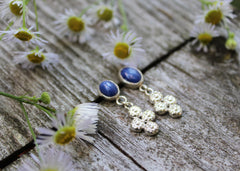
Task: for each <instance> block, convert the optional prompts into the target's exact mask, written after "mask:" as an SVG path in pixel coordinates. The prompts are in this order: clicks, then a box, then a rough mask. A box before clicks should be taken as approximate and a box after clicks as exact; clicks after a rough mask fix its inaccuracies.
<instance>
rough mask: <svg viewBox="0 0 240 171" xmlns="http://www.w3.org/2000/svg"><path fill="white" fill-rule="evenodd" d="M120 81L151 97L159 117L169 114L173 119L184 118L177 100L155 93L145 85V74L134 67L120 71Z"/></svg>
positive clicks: (170, 96)
mask: <svg viewBox="0 0 240 171" xmlns="http://www.w3.org/2000/svg"><path fill="white" fill-rule="evenodd" d="M119 78H120V80H121V81H122V82H123V83H124V84H126V86H128V87H131V88H139V90H140V91H141V92H144V93H145V94H146V95H147V96H149V98H150V101H151V103H152V104H154V109H155V112H156V113H157V114H159V115H163V114H165V113H169V115H170V116H171V117H173V118H178V117H181V116H182V108H181V107H180V106H179V105H178V104H177V100H176V98H175V97H174V96H172V95H166V96H165V97H164V96H163V95H162V93H161V92H159V91H154V90H153V89H152V88H150V87H148V86H147V85H145V84H143V74H142V72H141V71H140V70H138V69H137V68H134V67H124V68H122V69H120V70H119Z"/></svg>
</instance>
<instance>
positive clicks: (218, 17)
mask: <svg viewBox="0 0 240 171" xmlns="http://www.w3.org/2000/svg"><path fill="white" fill-rule="evenodd" d="M231 2H232V0H218V1H216V0H215V1H212V3H213V5H210V6H209V7H208V9H207V10H205V11H204V12H203V14H201V15H199V16H198V17H197V19H196V20H195V23H204V22H206V23H209V24H213V25H219V24H224V23H225V22H227V23H229V22H230V20H229V19H233V18H235V15H234V14H233V9H232V6H231Z"/></svg>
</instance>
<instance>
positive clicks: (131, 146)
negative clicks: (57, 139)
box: [1, 0, 239, 170]
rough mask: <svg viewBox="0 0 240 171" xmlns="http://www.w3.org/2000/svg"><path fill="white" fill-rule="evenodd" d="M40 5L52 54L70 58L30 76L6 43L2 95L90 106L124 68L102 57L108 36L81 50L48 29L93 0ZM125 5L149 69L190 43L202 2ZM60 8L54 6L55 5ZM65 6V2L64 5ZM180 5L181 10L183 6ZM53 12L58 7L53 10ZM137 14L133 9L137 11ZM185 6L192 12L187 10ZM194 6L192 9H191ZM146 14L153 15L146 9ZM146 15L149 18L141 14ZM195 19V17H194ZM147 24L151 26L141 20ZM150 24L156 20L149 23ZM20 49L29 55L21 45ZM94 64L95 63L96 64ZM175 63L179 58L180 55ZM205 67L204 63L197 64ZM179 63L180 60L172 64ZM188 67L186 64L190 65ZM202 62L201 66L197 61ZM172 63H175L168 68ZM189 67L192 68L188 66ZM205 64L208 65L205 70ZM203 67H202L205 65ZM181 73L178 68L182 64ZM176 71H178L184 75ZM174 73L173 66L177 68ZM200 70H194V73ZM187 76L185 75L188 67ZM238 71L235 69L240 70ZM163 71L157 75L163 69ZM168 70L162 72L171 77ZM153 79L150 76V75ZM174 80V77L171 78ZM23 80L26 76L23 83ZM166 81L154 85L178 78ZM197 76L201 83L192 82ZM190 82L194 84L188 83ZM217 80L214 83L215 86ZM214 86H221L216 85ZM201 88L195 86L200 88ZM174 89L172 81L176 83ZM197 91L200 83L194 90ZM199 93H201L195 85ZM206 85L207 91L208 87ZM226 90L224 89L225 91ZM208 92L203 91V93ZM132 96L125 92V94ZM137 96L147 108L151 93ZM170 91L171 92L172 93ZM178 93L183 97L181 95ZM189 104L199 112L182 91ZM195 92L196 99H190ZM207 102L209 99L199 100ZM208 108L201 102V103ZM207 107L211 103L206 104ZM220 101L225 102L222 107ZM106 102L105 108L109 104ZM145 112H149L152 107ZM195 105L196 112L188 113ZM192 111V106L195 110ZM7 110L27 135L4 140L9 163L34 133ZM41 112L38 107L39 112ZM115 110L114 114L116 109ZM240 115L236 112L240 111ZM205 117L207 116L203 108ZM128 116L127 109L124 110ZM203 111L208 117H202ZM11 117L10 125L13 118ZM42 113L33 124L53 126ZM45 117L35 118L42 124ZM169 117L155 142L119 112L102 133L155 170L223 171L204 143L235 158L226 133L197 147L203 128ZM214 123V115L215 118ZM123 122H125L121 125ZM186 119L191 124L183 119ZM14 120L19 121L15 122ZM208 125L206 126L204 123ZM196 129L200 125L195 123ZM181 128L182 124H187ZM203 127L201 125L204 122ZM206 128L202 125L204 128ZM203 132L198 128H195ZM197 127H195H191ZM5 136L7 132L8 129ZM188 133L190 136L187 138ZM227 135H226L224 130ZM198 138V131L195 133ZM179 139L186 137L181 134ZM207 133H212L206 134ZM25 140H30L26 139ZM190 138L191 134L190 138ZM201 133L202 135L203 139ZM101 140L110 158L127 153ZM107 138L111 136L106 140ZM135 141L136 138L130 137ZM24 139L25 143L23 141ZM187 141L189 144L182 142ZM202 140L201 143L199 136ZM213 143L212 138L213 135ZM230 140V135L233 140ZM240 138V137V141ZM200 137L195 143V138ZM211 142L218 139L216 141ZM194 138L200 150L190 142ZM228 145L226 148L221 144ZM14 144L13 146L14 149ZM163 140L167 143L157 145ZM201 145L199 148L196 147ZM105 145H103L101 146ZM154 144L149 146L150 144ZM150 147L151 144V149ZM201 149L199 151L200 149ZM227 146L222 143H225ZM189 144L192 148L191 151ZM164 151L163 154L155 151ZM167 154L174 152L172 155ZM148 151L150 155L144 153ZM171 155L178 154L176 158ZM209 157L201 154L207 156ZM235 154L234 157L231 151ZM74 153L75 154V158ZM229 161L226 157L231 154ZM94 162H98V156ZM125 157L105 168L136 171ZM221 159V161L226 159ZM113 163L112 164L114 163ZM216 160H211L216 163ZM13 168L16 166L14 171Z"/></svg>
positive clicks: (104, 119)
mask: <svg viewBox="0 0 240 171" xmlns="http://www.w3.org/2000/svg"><path fill="white" fill-rule="evenodd" d="M38 3H39V5H40V13H39V16H40V26H42V32H44V37H45V38H47V39H48V40H49V41H50V43H51V45H49V49H51V51H55V52H58V53H61V54H62V57H63V60H62V62H61V64H60V65H58V67H55V68H54V70H53V71H44V72H43V70H42V69H40V68H37V69H35V70H33V72H27V71H24V70H21V69H20V67H17V68H16V67H15V66H14V65H13V64H11V61H12V57H13V56H12V54H10V53H9V52H11V51H12V50H15V49H16V47H15V46H14V45H11V44H9V45H8V46H6V45H5V44H3V43H1V52H2V53H1V54H2V59H3V60H2V61H1V73H4V74H3V75H2V74H1V79H2V78H4V79H2V80H4V82H3V83H2V84H1V85H2V86H3V90H5V91H8V92H10V93H13V94H24V93H25V92H30V93H33V92H34V94H39V93H40V92H42V91H50V92H52V94H54V95H55V97H54V105H56V107H57V108H59V109H60V108H65V110H67V109H69V108H70V107H69V106H73V105H75V104H76V102H79V101H80V102H85V101H89V100H90V101H91V100H93V99H95V98H96V96H97V93H96V87H97V85H98V83H99V82H100V81H101V80H103V79H113V80H115V81H117V78H116V74H117V69H116V66H115V65H111V64H107V63H105V62H104V61H103V60H102V57H101V55H100V53H101V52H103V51H104V50H105V49H107V47H105V45H104V43H103V42H102V39H103V38H104V34H102V33H97V34H96V38H95V39H94V41H92V42H90V43H88V44H86V45H81V46H80V45H78V44H74V43H69V42H68V41H66V40H62V39H60V38H59V37H58V35H57V34H56V33H55V30H54V29H53V28H52V27H51V26H49V25H48V24H47V23H52V21H53V17H54V16H55V13H56V12H62V11H63V9H64V8H66V7H73V6H75V3H79V4H81V5H79V6H84V5H85V4H86V1H80V0H78V1H70V2H69V3H65V1H54V2H51V1H47V2H45V3H43V2H41V1H39V2H38ZM125 3H126V8H127V9H128V11H129V12H128V16H129V18H130V25H131V27H132V28H133V29H134V30H136V31H137V32H138V34H139V35H141V36H142V37H143V38H144V46H145V47H146V49H147V54H148V55H147V57H146V58H145V59H144V60H143V63H142V65H141V68H143V67H145V66H146V65H147V64H149V63H150V62H151V61H153V60H154V59H156V58H157V57H159V56H160V55H162V54H164V53H166V52H167V51H169V49H171V48H173V47H175V46H177V45H178V44H179V43H180V42H183V41H184V39H186V38H188V32H189V30H191V27H190V26H191V25H192V24H191V23H192V20H193V14H194V13H196V12H197V11H198V9H199V8H198V7H199V3H198V2H192V1H190V0H185V1H182V2H179V1H177V0H175V1H167V0H164V1H161V2H160V1H159V2H157V1H151V2H149V3H147V4H146V3H145V2H144V1H126V2H125ZM54 4H55V5H54ZM59 4H61V5H59ZM176 4H177V5H176ZM184 4H189V5H191V8H189V9H188V8H186V6H184ZM53 7H54V8H53ZM130 9H131V10H130ZM183 9H185V10H183ZM186 9H188V10H186ZM146 11H147V12H146ZM142 14H144V15H142ZM189 14H190V15H189ZM142 21H144V22H142ZM146 21H148V22H149V24H148V23H146ZM20 49H22V50H23V48H22V47H20ZM90 59H91V60H90ZM173 59H175V57H173ZM194 62H199V61H194ZM173 64H175V62H174V63H173ZM183 64H184V63H183ZM194 64H195V63H194ZM164 65H167V66H168V65H169V66H171V65H170V64H169V62H168V63H165V64H163V66H164ZM184 65H185V64H184ZM203 66H204V65H203ZM203 66H201V65H200V67H203ZM176 68H177V67H176ZM176 68H175V70H176V71H178V70H177V69H176ZM173 69H174V67H173ZM193 70H194V68H193ZM181 71H183V70H181ZM234 71H235V70H234ZM152 72H153V73H154V74H152V76H156V74H155V72H154V70H153V71H150V72H149V73H152ZM156 72H158V71H156ZM166 72H167V69H165V70H164V71H163V73H166ZM150 75H151V74H150ZM170 76H172V75H170ZM178 76H179V77H176V80H177V79H179V78H181V76H182V73H179V75H178ZM147 77H151V76H148V74H147ZM19 78H20V79H19ZM164 79H165V80H164V82H165V83H166V84H163V85H162V84H160V85H155V84H152V86H153V87H155V88H159V87H162V86H163V87H164V86H167V85H169V84H170V83H171V82H172V81H173V80H171V79H167V78H164ZM193 79H194V78H193ZM153 80H156V81H157V80H158V78H154V79H153ZM186 80H188V79H187V78H186ZM213 82H214V81H213ZM214 83H215V82H214ZM195 84H196V83H195ZM170 85H171V84H170ZM195 86H196V85H195ZM169 88H170V89H172V90H175V87H172V88H171V87H169ZM196 88H199V87H197V86H196ZM205 88H207V87H205ZM223 88H225V87H224V86H223ZM201 91H203V92H204V90H202V89H201ZM124 92H125V90H124ZM134 92H135V91H131V92H125V93H126V94H127V95H128V96H129V97H130V99H134V98H135V97H138V98H140V99H141V101H142V102H138V103H139V104H140V105H141V106H143V107H144V106H145V103H144V96H141V95H135V94H134ZM166 92H167V90H166ZM176 94H178V92H176ZM179 95H181V97H182V96H183V99H181V100H180V102H181V103H182V104H183V105H184V106H185V107H186V106H187V107H186V108H185V110H186V109H187V111H191V112H192V111H194V110H196V109H194V108H193V109H192V108H191V107H189V106H190V105H192V104H191V103H189V104H190V105H189V106H188V105H187V104H185V103H184V100H186V99H184V98H187V97H186V96H184V93H183V90H182V92H181V93H179ZM191 95H192V94H191ZM200 102H202V101H201V100H200ZM1 104H3V105H1V106H7V105H9V106H15V105H14V104H15V103H12V102H11V103H10V104H9V101H5V100H4V101H3V102H2V101H1ZM199 104H201V103H199ZM203 104H204V105H206V103H203ZM219 104H220V103H219ZM105 105H106V106H107V104H105V103H104V106H105ZM108 105H110V107H109V108H112V106H113V104H108ZM148 107H150V106H148ZM148 107H146V108H148ZM188 108H189V110H188ZM190 108H191V109H190ZM116 110H117V112H119V113H120V108H118V109H116V108H113V111H116ZM1 111H3V113H4V119H3V120H4V121H5V122H6V123H5V124H6V127H8V125H16V126H18V127H22V129H19V130H18V131H16V130H14V131H15V132H17V133H18V132H20V133H18V134H17V135H19V136H18V137H15V136H14V134H12V135H10V136H9V137H8V138H9V139H11V141H10V140H9V139H4V140H3V142H1V143H3V145H2V146H4V147H6V148H5V149H6V150H5V153H4V154H3V156H2V158H3V157H5V156H7V155H8V154H10V153H11V152H13V151H14V150H15V149H16V148H19V147H21V146H22V145H23V144H25V143H27V142H28V141H29V140H30V139H31V136H30V134H29V133H26V130H25V129H23V128H26V124H25V123H22V122H23V119H22V118H20V116H18V117H16V116H15V113H20V110H19V108H13V109H7V108H4V109H1ZM9 111H10V112H9ZM30 111H31V113H34V112H35V110H30ZM36 111H37V110H36ZM104 111H107V112H109V109H104ZM111 111H112V109H111ZM236 111H237V110H236ZM201 112H204V111H201ZM121 113H124V112H121ZM193 113H194V117H191V118H189V119H192V120H191V123H194V122H193V121H194V119H195V120H196V118H197V117H196V115H197V114H199V113H198V112H196V111H195V112H193ZM200 114H202V113H200ZM8 115H9V116H10V118H12V119H11V120H8ZM41 115H42V114H41V113H39V112H38V115H34V116H32V118H31V121H32V122H33V125H34V127H35V126H40V125H42V124H44V125H47V121H46V118H45V117H43V116H41ZM38 118H39V120H36V119H38ZM164 118H166V120H164V121H163V120H161V121H160V122H159V123H161V124H163V125H164V126H165V127H164V128H161V130H162V131H161V133H160V134H159V135H158V136H157V137H155V138H148V137H144V136H142V135H140V136H139V135H135V134H132V133H129V132H128V129H127V126H126V124H127V122H126V118H122V116H121V115H119V114H112V113H110V112H109V113H106V112H103V113H101V121H100V126H99V128H100V131H101V134H103V135H105V136H106V137H107V138H108V139H109V140H110V141H112V142H113V143H115V144H117V146H119V148H121V149H123V150H124V151H126V152H127V153H129V154H130V156H132V157H133V158H134V159H135V160H137V161H138V162H139V163H140V164H141V165H143V167H145V168H146V169H156V168H158V167H162V168H166V169H170V168H178V167H182V168H183V169H206V170H216V169H218V168H219V167H218V166H217V164H218V163H217V162H218V161H217V160H218V159H219V158H218V159H214V158H213V155H214V154H213V155H212V156H211V155H206V152H207V151H211V152H212V153H213V150H212V149H211V148H210V147H206V148H204V145H206V146H209V145H211V146H212V148H213V149H217V148H218V147H219V148H220V150H219V151H218V152H216V154H223V155H228V154H229V156H231V157H232V156H233V155H235V154H233V149H235V148H236V145H232V144H231V143H230V144H229V143H227V142H225V141H227V137H228V136H225V135H222V134H219V136H223V138H222V139H221V137H220V139H218V140H219V141H220V142H218V143H217V144H216V145H215V144H214V143H213V142H212V140H211V141H210V142H207V141H204V143H203V145H201V144H197V143H195V141H196V140H199V141H200V138H199V137H201V136H199V137H196V135H194V134H193V133H195V131H199V130H198V129H195V130H194V129H193V132H187V131H186V130H185V129H187V128H188V127H189V125H188V123H186V122H187V121H189V120H188V119H186V120H185V116H184V117H183V118H184V119H181V120H180V121H179V120H172V119H170V118H169V117H167V116H166V117H164ZM212 119H214V117H213V118H212ZM122 120H123V121H122ZM184 121H185V122H184ZM13 122H14V124H13ZM200 123H201V122H200ZM209 123H210V122H209V120H206V121H205V120H204V123H202V124H203V126H206V127H207V126H209ZM184 124H185V125H186V128H185V129H183V125H184ZM194 124H195V123H194ZM181 126H182V127H181ZM201 126H202V125H201ZM203 126H202V127H203ZM215 126H218V127H210V128H209V130H207V131H209V132H210V133H214V132H215V129H216V128H219V125H215ZM172 127H177V128H180V129H179V130H177V131H176V129H174V128H172ZM196 127H197V126H196ZM189 128H192V127H189ZM4 130H5V131H6V132H9V131H10V130H11V129H7V130H6V129H4ZM5 131H4V132H3V135H5V134H6V132H5ZM181 131H183V132H184V131H185V132H184V133H183V134H182V132H181ZM219 132H220V131H219ZM189 133H191V134H189ZM178 134H179V135H178ZM203 134H206V133H205V132H204V133H203ZM22 135H24V137H21V136H22ZM188 135H191V136H190V137H187V136H188ZM197 135H198V134H197ZM98 136H99V137H101V138H100V141H99V140H98V141H99V142H98V143H97V144H99V146H102V150H104V153H108V151H111V150H112V149H114V150H115V151H116V153H111V154H110V156H116V154H117V156H120V157H121V154H120V153H119V151H118V150H116V149H115V148H114V147H113V146H111V145H110V144H109V142H107V141H106V140H105V138H103V137H102V136H101V135H98ZM105 136H104V137H105ZM131 136H133V138H131ZM19 137H21V138H19ZM185 138H186V141H187V143H186V145H185V142H184V141H183V140H185ZM195 138H196V139H195ZM207 138H209V137H207ZM230 138H231V137H230ZM236 138H238V137H236ZM194 139H195V141H194ZM209 139H211V138H209ZM105 141H106V142H107V143H106V144H105V145H100V144H101V143H102V142H105ZM192 141H193V145H192V144H191V143H190V142H192ZM221 141H223V142H224V143H221ZM9 142H12V143H13V144H8V143H9ZM158 142H161V143H158ZM194 143H195V144H194ZM102 144H104V143H102ZM145 144H148V145H149V146H146V145H145ZM226 144H227V145H226ZM150 145H151V147H150ZM194 145H195V146H194ZM221 145H222V146H221ZM224 145H226V148H227V150H230V152H226V151H224V150H223V147H225V146H224ZM188 146H190V147H188ZM196 146H200V147H202V149H200V147H199V148H196ZM156 149H157V150H156ZM166 149H167V150H166ZM96 151H97V150H96V149H95V148H93V152H90V153H91V154H92V156H94V154H96V155H97V154H99V153H97V152H96ZM143 151H147V152H145V153H144V155H143ZM171 153H172V154H171ZM201 153H202V154H201ZM231 153H232V154H231ZM73 155H74V154H73ZM87 156H88V155H84V157H83V159H82V160H81V161H82V163H81V164H80V165H81V166H82V167H83V168H86V169H87V168H88V167H87V165H86V163H91V164H93V165H96V167H93V169H94V168H97V166H98V163H97V162H96V161H95V160H93V159H92V158H91V157H90V158H88V157H87ZM226 158H227V157H226ZM94 159H95V158H94ZM117 159H118V157H115V158H113V159H112V160H109V158H106V160H104V162H106V163H112V162H113V163H114V167H115V169H123V168H124V167H120V166H118V165H121V164H122V163H124V165H125V164H126V165H128V164H129V165H130V166H132V165H133V166H134V168H133V169H132V170H134V169H135V170H136V168H137V167H136V166H135V165H134V164H133V163H128V162H127V161H126V160H125V159H124V160H123V161H121V163H118V162H114V161H115V160H117ZM221 159H222V158H220V159H219V161H221ZM108 160H109V161H108ZM209 160H212V161H209ZM238 160H239V158H238V156H236V157H235V156H234V160H233V162H232V163H230V160H229V158H227V162H229V163H225V165H226V167H227V166H229V167H233V165H234V164H235V165H236V161H238ZM219 166H220V167H223V168H226V167H225V166H224V163H219ZM236 167H237V165H236ZM10 169H11V167H10ZM105 169H106V170H110V169H111V167H107V168H105Z"/></svg>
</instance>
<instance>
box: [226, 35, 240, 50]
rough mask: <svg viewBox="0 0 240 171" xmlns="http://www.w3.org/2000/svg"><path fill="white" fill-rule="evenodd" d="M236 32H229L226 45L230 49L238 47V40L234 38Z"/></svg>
mask: <svg viewBox="0 0 240 171" xmlns="http://www.w3.org/2000/svg"><path fill="white" fill-rule="evenodd" d="M234 36H235V35H234V33H229V37H228V39H227V41H226V43H225V47H226V48H227V49H229V50H235V49H236V47H237V41H236V40H235V39H234Z"/></svg>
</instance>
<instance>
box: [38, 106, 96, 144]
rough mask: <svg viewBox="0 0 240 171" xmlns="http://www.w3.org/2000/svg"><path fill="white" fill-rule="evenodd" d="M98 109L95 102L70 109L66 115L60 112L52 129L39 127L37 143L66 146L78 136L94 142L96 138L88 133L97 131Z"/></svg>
mask: <svg viewBox="0 0 240 171" xmlns="http://www.w3.org/2000/svg"><path fill="white" fill-rule="evenodd" d="M98 109H99V108H98V106H97V104H95V103H84V104H80V105H78V106H76V107H75V108H74V109H73V110H71V111H69V112H68V114H67V115H66V116H65V115H64V114H58V115H57V118H56V119H53V123H52V128H51V129H47V128H39V129H38V132H39V133H40V135H39V136H38V137H37V143H38V144H39V145H47V144H49V143H54V144H56V145H60V146H65V145H68V144H69V143H71V142H72V141H73V140H75V139H77V138H80V139H83V140H85V141H88V142H90V143H93V141H94V138H93V137H90V136H88V134H94V133H95V131H96V128H97V125H96V124H97V121H98Z"/></svg>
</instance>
